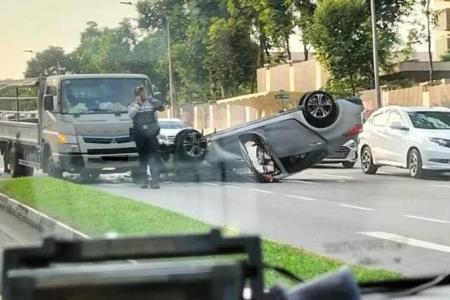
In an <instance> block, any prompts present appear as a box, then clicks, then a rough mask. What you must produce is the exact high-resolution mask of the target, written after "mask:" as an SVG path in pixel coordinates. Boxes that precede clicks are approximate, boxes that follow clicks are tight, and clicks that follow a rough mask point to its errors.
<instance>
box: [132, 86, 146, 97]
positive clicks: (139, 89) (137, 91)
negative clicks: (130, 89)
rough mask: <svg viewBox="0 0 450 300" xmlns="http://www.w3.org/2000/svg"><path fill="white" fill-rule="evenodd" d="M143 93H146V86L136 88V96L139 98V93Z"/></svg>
mask: <svg viewBox="0 0 450 300" xmlns="http://www.w3.org/2000/svg"><path fill="white" fill-rule="evenodd" d="M143 91H144V86H143V85H140V86H138V87H136V88H135V89H134V95H135V96H138V95H139V93H140V92H143Z"/></svg>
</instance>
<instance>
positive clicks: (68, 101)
mask: <svg viewBox="0 0 450 300" xmlns="http://www.w3.org/2000/svg"><path fill="white" fill-rule="evenodd" d="M140 85H144V87H145V94H146V96H147V97H148V96H149V95H151V89H150V84H149V82H148V81H147V80H144V79H140V78H136V79H130V78H124V79H122V78H117V79H116V78H105V79H66V80H63V81H62V83H61V100H62V101H61V112H62V113H68V114H92V113H124V112H127V109H128V105H129V104H130V103H132V102H133V101H134V90H135V88H136V87H138V86H140Z"/></svg>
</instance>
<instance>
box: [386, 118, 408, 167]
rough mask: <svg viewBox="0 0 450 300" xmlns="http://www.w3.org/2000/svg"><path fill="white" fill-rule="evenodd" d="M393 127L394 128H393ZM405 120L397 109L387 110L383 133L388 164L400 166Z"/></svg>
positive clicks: (402, 153) (406, 134)
mask: <svg viewBox="0 0 450 300" xmlns="http://www.w3.org/2000/svg"><path fill="white" fill-rule="evenodd" d="M393 127H394V128H393ZM406 128H407V127H406V122H405V120H404V118H403V117H402V114H401V112H400V111H399V110H396V109H395V110H391V111H390V112H389V117H388V122H387V126H386V134H385V156H386V160H387V161H389V163H390V164H392V165H396V166H401V165H402V161H403V160H404V159H403V158H404V153H405V152H406V150H405V148H406V147H407V143H406V139H407V136H408V133H409V132H408V130H406Z"/></svg>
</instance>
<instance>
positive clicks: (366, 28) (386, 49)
mask: <svg viewBox="0 0 450 300" xmlns="http://www.w3.org/2000/svg"><path fill="white" fill-rule="evenodd" d="M367 2H368V1H365V0H342V1H338V0H323V1H320V2H319V3H318V5H317V8H316V10H315V13H314V18H313V23H312V25H311V26H310V27H309V28H308V31H307V33H308V39H309V40H310V41H311V43H312V45H313V46H314V47H315V49H316V52H317V56H318V59H319V60H320V61H321V62H322V63H323V64H324V65H325V66H326V67H327V68H328V70H329V71H330V73H331V77H332V79H333V80H342V81H343V82H345V83H347V84H348V85H349V87H350V88H351V90H352V92H353V93H356V91H357V89H358V88H368V87H369V86H370V85H373V78H374V75H373V74H374V67H373V62H372V40H371V39H372V33H371V25H370V23H371V22H370V21H371V19H370V9H369V8H368V6H367ZM410 2H411V1H408V0H384V1H377V3H378V5H377V6H376V7H377V8H376V9H377V11H378V15H377V38H378V54H379V63H380V66H381V68H383V69H387V68H388V67H389V58H390V56H391V53H392V52H393V51H392V50H393V46H394V45H396V44H397V43H398V42H399V40H398V36H397V30H396V26H397V25H398V22H400V21H401V16H402V15H405V14H407V12H409V10H410V8H411V3H410ZM401 4H403V5H405V7H403V6H401ZM371 83H372V84H371Z"/></svg>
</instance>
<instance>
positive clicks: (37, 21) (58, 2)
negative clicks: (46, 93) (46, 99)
mask: <svg viewBox="0 0 450 300" xmlns="http://www.w3.org/2000/svg"><path fill="white" fill-rule="evenodd" d="M126 1H128V0H126ZM119 2H120V0H0V41H1V42H0V80H2V79H20V78H23V72H24V71H25V68H26V61H27V60H28V59H30V58H31V57H33V54H31V53H26V52H24V50H32V51H36V52H39V51H42V50H45V49H46V48H48V46H60V47H63V48H64V50H66V52H71V51H72V50H74V49H75V48H76V47H77V45H78V44H79V41H80V33H81V31H83V30H84V28H85V27H86V23H87V22H88V21H95V22H97V23H98V24H99V26H100V27H114V26H117V25H118V23H119V22H120V21H121V20H122V19H123V18H125V17H129V18H136V16H137V13H136V9H135V7H133V6H130V5H123V4H120V3H119Z"/></svg>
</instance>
